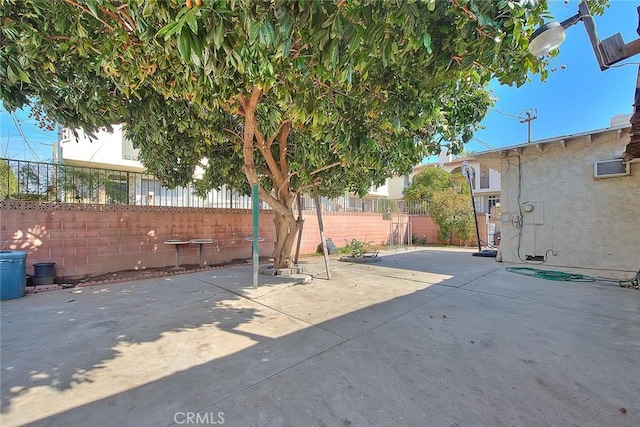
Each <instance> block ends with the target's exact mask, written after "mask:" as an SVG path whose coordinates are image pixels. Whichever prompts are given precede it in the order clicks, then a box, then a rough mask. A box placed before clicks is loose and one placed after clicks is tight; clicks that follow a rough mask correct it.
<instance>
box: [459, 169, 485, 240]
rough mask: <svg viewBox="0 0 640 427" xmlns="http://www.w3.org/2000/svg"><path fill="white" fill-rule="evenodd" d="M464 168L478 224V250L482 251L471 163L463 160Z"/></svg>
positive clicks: (474, 215)
mask: <svg viewBox="0 0 640 427" xmlns="http://www.w3.org/2000/svg"><path fill="white" fill-rule="evenodd" d="M462 170H463V172H464V174H465V175H466V176H467V182H469V192H470V193H471V206H473V220H474V222H475V224H476V239H478V252H482V246H481V244H480V230H479V228H478V215H476V200H475V199H474V198H473V186H472V185H471V165H470V164H469V163H467V162H463V164H462Z"/></svg>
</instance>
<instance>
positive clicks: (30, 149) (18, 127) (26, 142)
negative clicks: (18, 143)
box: [10, 113, 40, 161]
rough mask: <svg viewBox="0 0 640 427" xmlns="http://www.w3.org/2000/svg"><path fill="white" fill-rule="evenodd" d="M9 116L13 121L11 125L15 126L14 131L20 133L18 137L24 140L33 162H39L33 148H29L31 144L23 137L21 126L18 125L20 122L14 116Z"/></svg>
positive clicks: (12, 114) (38, 157)
mask: <svg viewBox="0 0 640 427" xmlns="http://www.w3.org/2000/svg"><path fill="white" fill-rule="evenodd" d="M10 115H11V120H13V123H14V125H15V126H16V129H18V132H19V133H20V136H22V139H24V142H25V144H27V147H28V148H29V151H31V155H32V156H33V158H34V159H35V160H37V161H40V156H38V153H36V152H35V150H34V148H33V147H32V146H31V143H30V142H29V139H28V138H27V135H25V133H24V131H23V130H22V126H21V125H20V122H19V121H18V119H17V118H16V116H15V114H14V113H10Z"/></svg>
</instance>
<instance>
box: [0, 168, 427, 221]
mask: <svg viewBox="0 0 640 427" xmlns="http://www.w3.org/2000/svg"><path fill="white" fill-rule="evenodd" d="M4 198H11V199H16V200H31V201H40V202H63V203H97V204H122V205H148V206H175V207H194V208H227V209H251V208H252V203H251V197H248V196H244V195H241V194H239V193H238V192H236V191H234V190H232V189H229V188H225V187H222V188H221V189H219V190H211V191H209V193H207V195H206V196H205V197H200V196H197V195H196V194H195V192H194V189H193V188H192V187H191V186H190V185H188V186H186V187H176V188H168V187H166V186H164V185H162V183H161V182H160V181H158V180H157V179H156V178H155V177H153V176H151V175H148V174H145V173H139V172H128V171H119V170H109V169H98V168H89V167H79V166H70V165H62V164H56V163H42V162H31V161H26V160H12V159H5V158H3V159H2V162H0V199H4ZM301 201H302V209H303V210H315V209H316V207H315V202H314V200H313V198H312V197H310V196H308V195H305V196H303V197H302V200H301ZM260 203H261V206H260V208H261V209H270V207H269V205H267V204H266V203H264V202H260ZM321 204H322V210H323V211H328V212H345V211H346V212H377V213H384V212H404V213H411V214H422V213H426V212H427V209H428V204H427V203H426V202H423V201H404V200H389V199H385V198H375V197H365V198H358V197H354V196H352V195H349V194H345V195H344V196H342V197H338V198H335V199H328V198H321Z"/></svg>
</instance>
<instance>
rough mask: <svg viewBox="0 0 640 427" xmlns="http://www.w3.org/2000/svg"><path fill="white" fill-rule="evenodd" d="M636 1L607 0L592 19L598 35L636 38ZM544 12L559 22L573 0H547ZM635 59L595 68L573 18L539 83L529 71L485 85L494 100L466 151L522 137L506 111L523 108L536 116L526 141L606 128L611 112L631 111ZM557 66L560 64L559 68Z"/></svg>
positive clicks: (573, 7)
mask: <svg viewBox="0 0 640 427" xmlns="http://www.w3.org/2000/svg"><path fill="white" fill-rule="evenodd" d="M638 5H640V2H639V1H631V0H611V6H610V7H609V8H608V9H607V10H605V13H604V15H601V16H596V17H595V18H594V19H595V22H596V27H597V30H598V35H599V36H600V39H601V40H603V39H606V38H608V37H610V36H612V35H614V34H615V33H620V34H621V35H622V38H623V39H624V41H625V43H629V42H631V41H633V40H635V39H637V38H638V34H637V33H636V28H637V26H638V14H637V12H636V7H637V6H638ZM550 11H551V12H552V13H553V15H554V16H555V18H556V20H558V21H562V20H564V19H566V18H568V17H570V16H572V15H574V14H576V13H577V11H578V0H570V1H569V2H568V3H565V2H564V1H563V0H559V1H553V2H551V5H550ZM638 63H640V55H636V56H634V57H631V58H628V59H627V60H625V61H623V62H620V63H618V64H616V65H619V64H629V65H623V66H619V67H611V68H609V69H608V70H605V71H600V67H599V66H598V62H597V61H596V58H595V55H594V53H593V48H592V47H591V43H590V42H589V38H588V36H587V32H586V31H585V28H584V25H583V23H582V22H579V23H578V24H576V25H574V26H573V27H570V28H569V29H567V32H566V39H565V41H564V43H563V44H562V46H560V54H559V55H558V56H557V57H556V58H554V59H552V67H554V68H556V69H557V71H555V72H551V73H549V77H548V78H547V80H546V81H545V82H544V83H542V82H540V77H539V76H533V77H532V78H531V82H530V83H527V84H525V85H524V86H521V87H520V88H515V87H507V86H500V85H498V84H492V85H491V88H492V90H493V91H494V95H495V96H497V97H498V101H497V103H496V105H495V107H494V108H493V109H492V110H490V111H489V113H488V114H487V116H486V117H485V119H484V121H483V122H482V124H483V125H484V126H485V129H484V130H481V131H478V132H476V134H475V135H474V136H475V138H474V140H473V141H472V142H470V143H469V144H467V146H466V148H467V150H471V151H475V152H478V151H486V150H488V149H489V147H487V145H489V146H490V147H496V148H499V147H504V146H509V145H516V144H521V143H525V142H527V125H526V124H524V123H520V122H519V120H518V119H517V118H514V117H511V116H516V117H517V116H520V115H521V114H522V113H523V112H524V111H525V110H527V109H529V108H535V109H537V111H538V118H537V119H536V120H533V121H532V122H531V140H532V141H536V140H541V139H546V138H551V137H555V136H562V135H570V134H573V133H579V132H584V131H589V130H595V129H601V128H606V127H609V125H610V119H611V117H612V116H615V115H617V114H631V113H632V111H633V97H634V93H635V87H636V78H637V75H638ZM563 65H564V66H565V67H566V68H564V69H562V68H561V67H562V66H563ZM507 114H508V115H507ZM509 115H510V116H509ZM523 117H524V116H523ZM480 141H482V143H481V142H480Z"/></svg>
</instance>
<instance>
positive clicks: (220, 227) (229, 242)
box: [0, 201, 274, 278]
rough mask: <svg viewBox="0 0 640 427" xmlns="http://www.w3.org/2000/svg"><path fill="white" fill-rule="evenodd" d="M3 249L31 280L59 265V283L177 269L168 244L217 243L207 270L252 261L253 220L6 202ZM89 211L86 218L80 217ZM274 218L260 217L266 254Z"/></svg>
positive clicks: (187, 249)
mask: <svg viewBox="0 0 640 427" xmlns="http://www.w3.org/2000/svg"><path fill="white" fill-rule="evenodd" d="M9 205H11V206H9ZM1 208H2V210H1V212H0V241H1V242H2V248H3V249H13V250H23V251H26V252H27V253H28V255H27V274H31V273H32V272H33V268H32V265H33V264H34V263H36V262H55V263H56V276H57V277H67V278H80V277H86V276H87V275H95V274H101V273H106V272H111V271H119V270H126V269H136V268H149V267H162V266H168V265H173V264H174V263H175V247H174V246H173V245H168V244H164V241H165V240H167V239H174V238H178V239H184V240H189V239H192V238H212V239H214V243H213V244H206V245H205V246H204V253H205V256H204V259H205V261H206V262H207V263H208V264H218V263H223V262H228V261H231V260H233V259H236V258H249V257H250V256H251V243H250V242H247V241H245V240H244V239H243V237H245V236H250V235H251V234H252V232H253V226H252V215H251V212H249V211H245V210H229V209H220V210H217V209H216V210H214V209H187V208H185V209H180V208H179V209H169V208H155V209H154V208H151V207H141V206H140V207H126V208H124V207H121V209H120V210H109V209H110V208H109V207H106V206H104V205H84V206H80V205H78V206H77V205H62V204H56V205H49V206H47V204H38V203H26V202H10V201H3V202H2V206H1ZM82 208H84V210H80V209H82ZM271 215H272V214H271V213H270V212H267V214H263V215H261V219H260V234H261V237H264V238H265V241H264V242H262V243H261V245H260V251H261V253H262V252H265V253H268V252H270V251H271V250H272V248H273V245H272V243H273V240H274V226H273V222H272V217H271ZM197 262H198V245H194V244H191V245H182V246H181V247H180V263H181V264H196V263H197Z"/></svg>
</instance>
